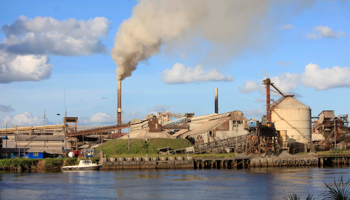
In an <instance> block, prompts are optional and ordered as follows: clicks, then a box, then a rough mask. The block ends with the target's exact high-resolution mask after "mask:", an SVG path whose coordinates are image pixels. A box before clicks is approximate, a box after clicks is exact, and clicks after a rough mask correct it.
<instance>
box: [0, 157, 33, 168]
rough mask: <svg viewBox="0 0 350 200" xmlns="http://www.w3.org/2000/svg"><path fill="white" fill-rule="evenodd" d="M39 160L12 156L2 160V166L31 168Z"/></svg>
mask: <svg viewBox="0 0 350 200" xmlns="http://www.w3.org/2000/svg"><path fill="white" fill-rule="evenodd" d="M38 162H39V160H38V159H27V158H10V159H2V160H0V167H5V168H7V167H24V168H29V167H31V166H33V165H36V164H37V163H38Z"/></svg>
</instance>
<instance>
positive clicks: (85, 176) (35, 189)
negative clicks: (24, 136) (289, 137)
mask: <svg viewBox="0 0 350 200" xmlns="http://www.w3.org/2000/svg"><path fill="white" fill-rule="evenodd" d="M340 176H343V177H344V179H345V180H348V179H349V178H350V174H349V168H348V167H345V168H312V167H310V168H307V167H301V168H269V169H267V168H254V169H238V170H232V169H220V170H218V169H210V170H134V171H91V172H46V173H28V172H21V173H9V172H0V199H65V200H68V199H282V198H283V196H285V195H287V194H291V193H297V194H298V195H300V196H301V197H302V198H304V199H305V197H306V196H307V194H313V195H314V196H318V195H319V194H320V193H322V192H323V191H324V190H325V185H324V181H325V182H326V183H329V184H332V183H333V181H334V178H336V179H338V178H339V177H340Z"/></svg>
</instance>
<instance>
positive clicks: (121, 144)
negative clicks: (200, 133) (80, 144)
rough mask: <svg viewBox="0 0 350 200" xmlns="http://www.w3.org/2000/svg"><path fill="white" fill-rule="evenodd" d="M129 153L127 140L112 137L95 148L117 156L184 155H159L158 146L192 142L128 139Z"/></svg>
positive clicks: (183, 144) (186, 144) (202, 155)
mask: <svg viewBox="0 0 350 200" xmlns="http://www.w3.org/2000/svg"><path fill="white" fill-rule="evenodd" d="M129 146H130V154H129V153H128V140H123V139H114V140H109V141H108V142H106V143H104V144H103V145H102V146H100V147H98V148H97V149H96V150H97V151H101V150H103V152H104V154H105V155H106V156H107V157H111V158H119V157H145V156H146V154H148V157H161V156H166V157H170V156H172V157H177V156H186V155H184V154H176V155H160V154H158V153H157V149H158V148H163V147H169V148H170V149H181V148H186V147H190V146H192V143H191V142H190V141H188V140H187V139H180V138H179V139H166V138H154V139H150V140H148V141H147V142H145V141H144V140H141V139H130V144H129ZM191 156H192V157H234V156H235V154H232V153H230V154H228V153H227V154H191Z"/></svg>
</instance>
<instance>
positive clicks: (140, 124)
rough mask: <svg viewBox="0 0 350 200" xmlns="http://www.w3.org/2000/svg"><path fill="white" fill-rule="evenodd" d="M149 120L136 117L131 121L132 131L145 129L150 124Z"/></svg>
mask: <svg viewBox="0 0 350 200" xmlns="http://www.w3.org/2000/svg"><path fill="white" fill-rule="evenodd" d="M148 122H149V121H148V120H147V119H144V120H140V119H134V120H131V122H130V131H131V132H132V131H137V130H143V129H148V127H149V125H148Z"/></svg>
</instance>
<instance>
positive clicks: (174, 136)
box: [172, 129, 188, 138]
mask: <svg viewBox="0 0 350 200" xmlns="http://www.w3.org/2000/svg"><path fill="white" fill-rule="evenodd" d="M186 132H188V130H186V129H180V130H179V131H178V132H176V133H174V134H173V135H172V136H173V138H177V137H178V136H180V135H182V134H184V133H186Z"/></svg>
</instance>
